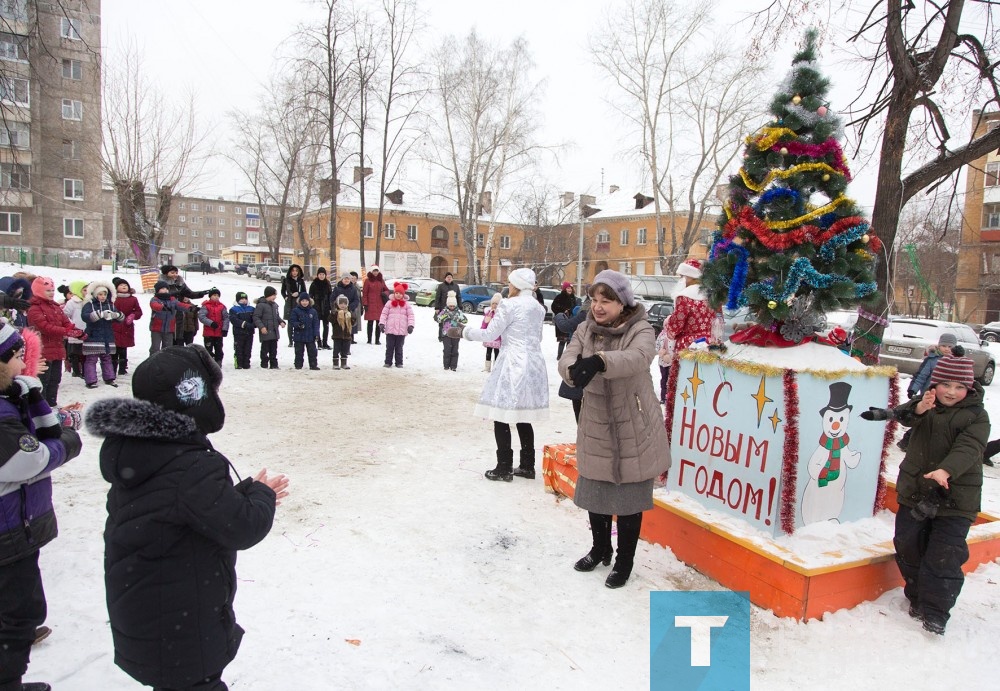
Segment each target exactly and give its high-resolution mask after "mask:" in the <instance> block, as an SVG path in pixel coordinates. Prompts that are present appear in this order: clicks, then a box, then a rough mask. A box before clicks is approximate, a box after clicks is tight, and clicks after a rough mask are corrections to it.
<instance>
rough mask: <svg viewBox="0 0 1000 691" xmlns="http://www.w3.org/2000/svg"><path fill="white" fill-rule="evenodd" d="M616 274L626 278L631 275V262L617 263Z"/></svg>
mask: <svg viewBox="0 0 1000 691" xmlns="http://www.w3.org/2000/svg"><path fill="white" fill-rule="evenodd" d="M618 272H619V273H623V274H625V275H626V276H630V275H632V262H618Z"/></svg>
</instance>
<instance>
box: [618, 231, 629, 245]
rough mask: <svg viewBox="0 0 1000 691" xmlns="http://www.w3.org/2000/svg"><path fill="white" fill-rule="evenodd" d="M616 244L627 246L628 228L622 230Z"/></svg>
mask: <svg viewBox="0 0 1000 691" xmlns="http://www.w3.org/2000/svg"><path fill="white" fill-rule="evenodd" d="M618 242H619V243H620V244H622V245H627V244H628V228H623V229H622V232H621V237H620V238H619V240H618Z"/></svg>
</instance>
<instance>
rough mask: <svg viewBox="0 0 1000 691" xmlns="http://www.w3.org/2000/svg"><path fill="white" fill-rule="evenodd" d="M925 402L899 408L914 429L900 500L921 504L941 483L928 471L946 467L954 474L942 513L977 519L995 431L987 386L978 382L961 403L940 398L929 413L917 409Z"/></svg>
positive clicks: (901, 470)
mask: <svg viewBox="0 0 1000 691" xmlns="http://www.w3.org/2000/svg"><path fill="white" fill-rule="evenodd" d="M919 402H920V399H919V398H915V399H913V400H912V401H909V402H908V403H904V404H903V405H901V406H899V407H898V408H896V417H897V418H898V419H899V421H900V422H901V423H902V424H903V425H906V426H912V428H913V431H912V433H911V435H910V443H909V445H908V446H907V447H906V456H905V457H904V458H903V462H902V463H901V464H900V466H899V476H898V478H897V479H896V494H897V498H898V500H899V503H900V504H902V505H903V506H909V507H910V508H913V507H915V506H916V505H917V504H919V503H920V502H921V500H923V499H924V498H925V497H926V496H927V495H928V494H929V493H930V492H931V490H932V489H934V488H935V487H937V483H936V482H934V481H933V480H928V479H926V478H924V475H925V474H926V473H929V472H931V471H932V470H937V469H938V468H942V469H944V470H947V471H948V474H949V475H950V476H951V477H950V478H949V479H948V487H949V489H948V492H947V493H946V496H945V498H944V499H943V501H942V502H941V504H940V505H939V507H938V514H937V515H939V516H965V517H966V518H969V519H970V520H976V514H977V513H978V512H979V510H980V504H981V502H982V496H983V451H984V450H985V449H986V442H987V441H988V440H989V434H990V416H989V415H988V414H987V413H986V410H985V409H983V387H982V386H980V385H979V384H978V383H977V384H975V385H974V389H973V390H972V391H970V392H969V393H968V395H967V396H966V397H965V398H964V399H963V400H961V401H959V402H958V403H957V404H955V405H953V406H950V407H949V406H943V405H941V404H940V403H937V404H935V405H934V408H933V409H932V410H929V411H927V412H926V413H924V414H923V415H916V414H915V412H914V409H915V408H916V407H917V404H918V403H919Z"/></svg>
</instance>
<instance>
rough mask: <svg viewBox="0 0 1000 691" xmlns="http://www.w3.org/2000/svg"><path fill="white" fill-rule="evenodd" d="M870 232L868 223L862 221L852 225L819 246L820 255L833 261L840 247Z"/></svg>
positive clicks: (825, 259)
mask: <svg viewBox="0 0 1000 691" xmlns="http://www.w3.org/2000/svg"><path fill="white" fill-rule="evenodd" d="M867 232H868V224H867V223H865V222H861V223H859V224H858V225H856V226H851V227H850V228H848V229H847V230H845V231H844V232H842V233H840V234H839V235H835V236H834V237H832V238H830V239H829V240H827V241H826V242H824V243H823V246H822V247H820V248H819V256H820V258H822V259H823V261H825V262H832V261H833V260H834V258H835V256H836V252H837V248H838V247H847V246H848V245H849V244H851V243H852V242H854V241H855V240H859V239H860V238H861V236H862V235H864V234H865V233H867Z"/></svg>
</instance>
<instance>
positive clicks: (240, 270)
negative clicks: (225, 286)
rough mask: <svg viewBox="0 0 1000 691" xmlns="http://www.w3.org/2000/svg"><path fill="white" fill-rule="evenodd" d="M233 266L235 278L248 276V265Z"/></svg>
mask: <svg viewBox="0 0 1000 691" xmlns="http://www.w3.org/2000/svg"><path fill="white" fill-rule="evenodd" d="M235 266H236V275H237V276H244V275H248V274H249V273H250V265H249V264H236V265H235Z"/></svg>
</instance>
